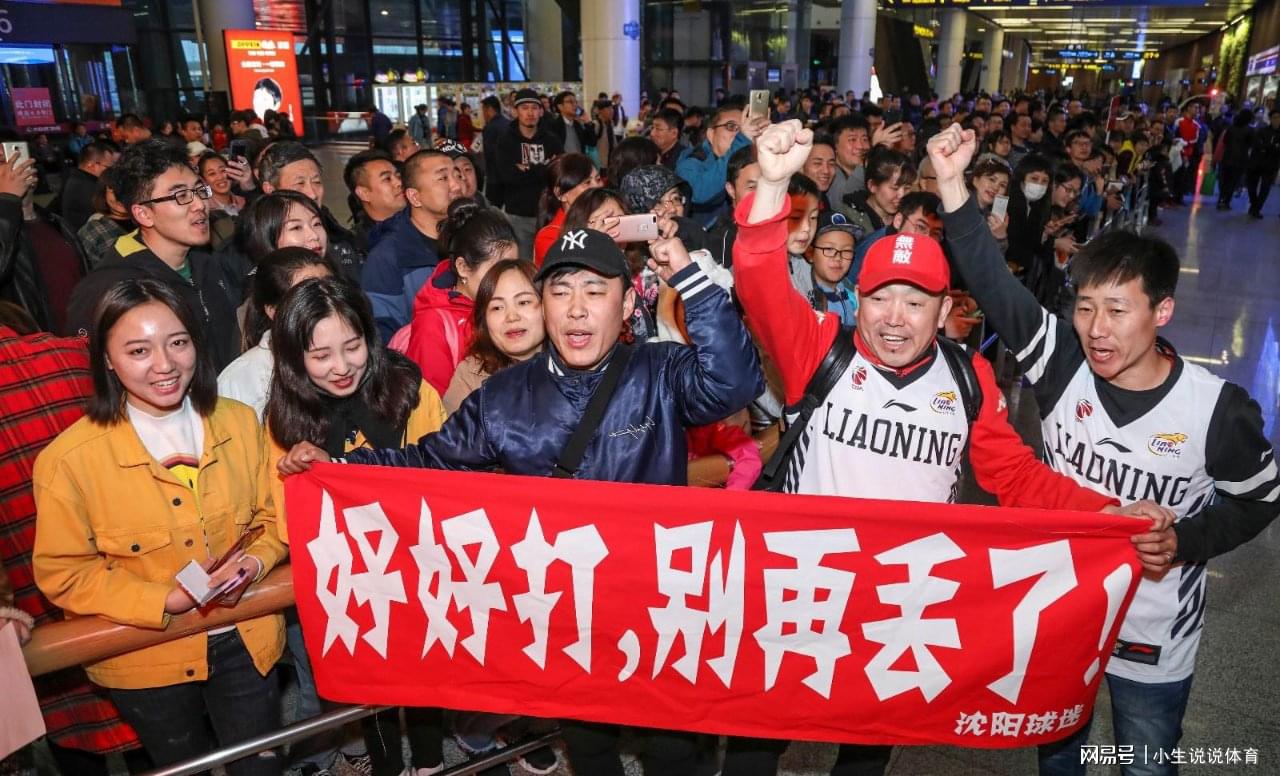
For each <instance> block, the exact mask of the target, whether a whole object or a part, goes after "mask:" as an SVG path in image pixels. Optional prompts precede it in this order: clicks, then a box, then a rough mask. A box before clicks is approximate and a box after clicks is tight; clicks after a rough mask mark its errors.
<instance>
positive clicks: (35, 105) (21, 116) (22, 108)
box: [13, 86, 58, 127]
mask: <svg viewBox="0 0 1280 776" xmlns="http://www.w3.org/2000/svg"><path fill="white" fill-rule="evenodd" d="M13 123H14V124H16V125H18V126H19V127H47V126H50V125H52V126H53V127H57V125H58V120H57V119H56V118H54V116H53V98H52V97H50V96H49V90H48V89H47V88H45V87H43V86H17V87H14V89H13Z"/></svg>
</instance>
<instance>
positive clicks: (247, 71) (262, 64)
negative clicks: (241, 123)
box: [222, 30, 303, 137]
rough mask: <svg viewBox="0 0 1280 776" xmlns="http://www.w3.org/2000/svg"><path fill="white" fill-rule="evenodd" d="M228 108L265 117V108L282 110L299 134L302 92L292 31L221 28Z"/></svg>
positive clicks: (300, 131) (300, 132) (299, 134)
mask: <svg viewBox="0 0 1280 776" xmlns="http://www.w3.org/2000/svg"><path fill="white" fill-rule="evenodd" d="M222 34H223V36H224V38H225V41H226V47H227V75H228V77H229V80H230V81H231V107H232V108H234V109H236V110H252V111H253V112H254V113H255V114H257V116H258V118H260V119H261V118H265V114H266V112H267V111H268V110H273V111H275V112H276V113H283V114H284V115H286V116H288V117H289V120H290V121H292V122H293V129H294V132H296V133H297V134H298V136H299V137H301V136H302V131H303V128H302V92H301V91H300V90H299V89H298V59H297V57H295V56H294V53H293V33H291V32H269V31H267V30H223V32H222Z"/></svg>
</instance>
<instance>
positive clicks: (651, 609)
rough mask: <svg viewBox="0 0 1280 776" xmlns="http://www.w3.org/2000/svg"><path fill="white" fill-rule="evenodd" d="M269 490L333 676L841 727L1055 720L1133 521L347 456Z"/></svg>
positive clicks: (1109, 614)
mask: <svg viewBox="0 0 1280 776" xmlns="http://www.w3.org/2000/svg"><path fill="white" fill-rule="evenodd" d="M286 487H287V504H288V509H287V513H288V530H289V538H290V542H291V553H292V563H293V575H294V586H295V590H296V594H297V606H298V614H299V617H300V618H301V621H302V626H303V629H304V632H305V635H306V645H307V652H308V653H309V655H310V656H311V662H312V665H313V666H314V669H315V675H316V682H317V685H318V686H319V690H320V694H321V695H322V696H324V697H326V698H330V699H332V700H335V701H339V702H345V703H376V704H392V705H402V706H440V707H445V708H453V709H465V710H474V711H489V712H498V713H507V714H525V715H531V716H538V717H569V718H575V719H584V720H592V721H601V722H614V723H621V724H627V725H640V726H646V727H658V728H666V729H680V730H690V731H700V732H706V733H718V734H730V735H746V736H760V737H767V738H783V739H796V740H814V741H832V742H851V743H896V744H955V745H963V746H977V747H1020V746H1028V745H1032V744H1037V743H1042V742H1046V741H1052V740H1055V739H1060V738H1063V737H1065V736H1066V735H1068V734H1069V733H1070V732H1071V731H1072V730H1074V729H1075V728H1077V727H1078V726H1079V725H1081V724H1083V723H1084V722H1085V721H1086V720H1087V719H1088V718H1089V715H1090V713H1091V711H1092V706H1093V700H1094V696H1095V694H1096V691H1097V688H1098V682H1099V681H1101V679H1102V673H1103V667H1104V665H1105V663H1106V660H1107V657H1108V656H1109V654H1110V652H1111V646H1112V643H1113V641H1114V639H1115V638H1116V633H1117V631H1118V629H1119V626H1120V621H1121V619H1122V618H1123V616H1124V611H1125V609H1126V608H1127V606H1128V603H1129V599H1130V598H1131V596H1132V595H1133V591H1134V588H1135V587H1136V585H1137V581H1138V574H1139V573H1140V570H1139V567H1138V564H1137V558H1136V555H1135V553H1134V550H1133V547H1132V545H1131V543H1130V542H1129V537H1130V536H1131V535H1133V534H1135V533H1140V532H1142V531H1144V530H1146V528H1147V527H1148V526H1149V522H1148V521H1145V520H1143V521H1138V520H1133V519H1130V518H1125V517H1116V516H1112V515H1106V514H1086V513H1077V512H1049V511H1042V510H1033V509H997V508H992V507H975V506H958V505H945V504H922V503H915V502H894V501H863V500H857V499H846V498H834V497H819V496H795V495H782V494H773V493H758V492H734V491H717V490H707V489H695V488H677V487H662V486H653V485H622V484H614V483H604V482H588V481H576V480H553V479H541V478H529V477H516V476H506V475H496V474H470V473H459V472H440V471H427V470H413V469H389V468H381V467H368V466H343V465H338V464H327V465H319V466H316V467H315V468H314V469H313V470H312V471H311V472H310V473H308V474H305V475H300V476H295V477H291V478H289V480H288V482H287V485H286ZM905 487H906V485H905V484H904V488H905Z"/></svg>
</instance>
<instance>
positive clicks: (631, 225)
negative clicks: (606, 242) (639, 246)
mask: <svg viewBox="0 0 1280 776" xmlns="http://www.w3.org/2000/svg"><path fill="white" fill-rule="evenodd" d="M656 239H658V217H657V216H655V215H654V214H653V213H638V214H636V215H634V216H622V217H620V218H619V219H618V237H617V241H618V242H620V243H629V242H648V241H649V240H656Z"/></svg>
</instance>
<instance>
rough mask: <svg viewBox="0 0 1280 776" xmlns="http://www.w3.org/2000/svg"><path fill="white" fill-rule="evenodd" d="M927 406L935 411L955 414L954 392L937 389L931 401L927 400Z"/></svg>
mask: <svg viewBox="0 0 1280 776" xmlns="http://www.w3.org/2000/svg"><path fill="white" fill-rule="evenodd" d="M929 407H930V408H931V409H932V410H933V411H934V412H937V413H940V414H946V415H954V414H956V392H955V391H939V392H938V393H935V394H934V395H933V401H931V402H929Z"/></svg>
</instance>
